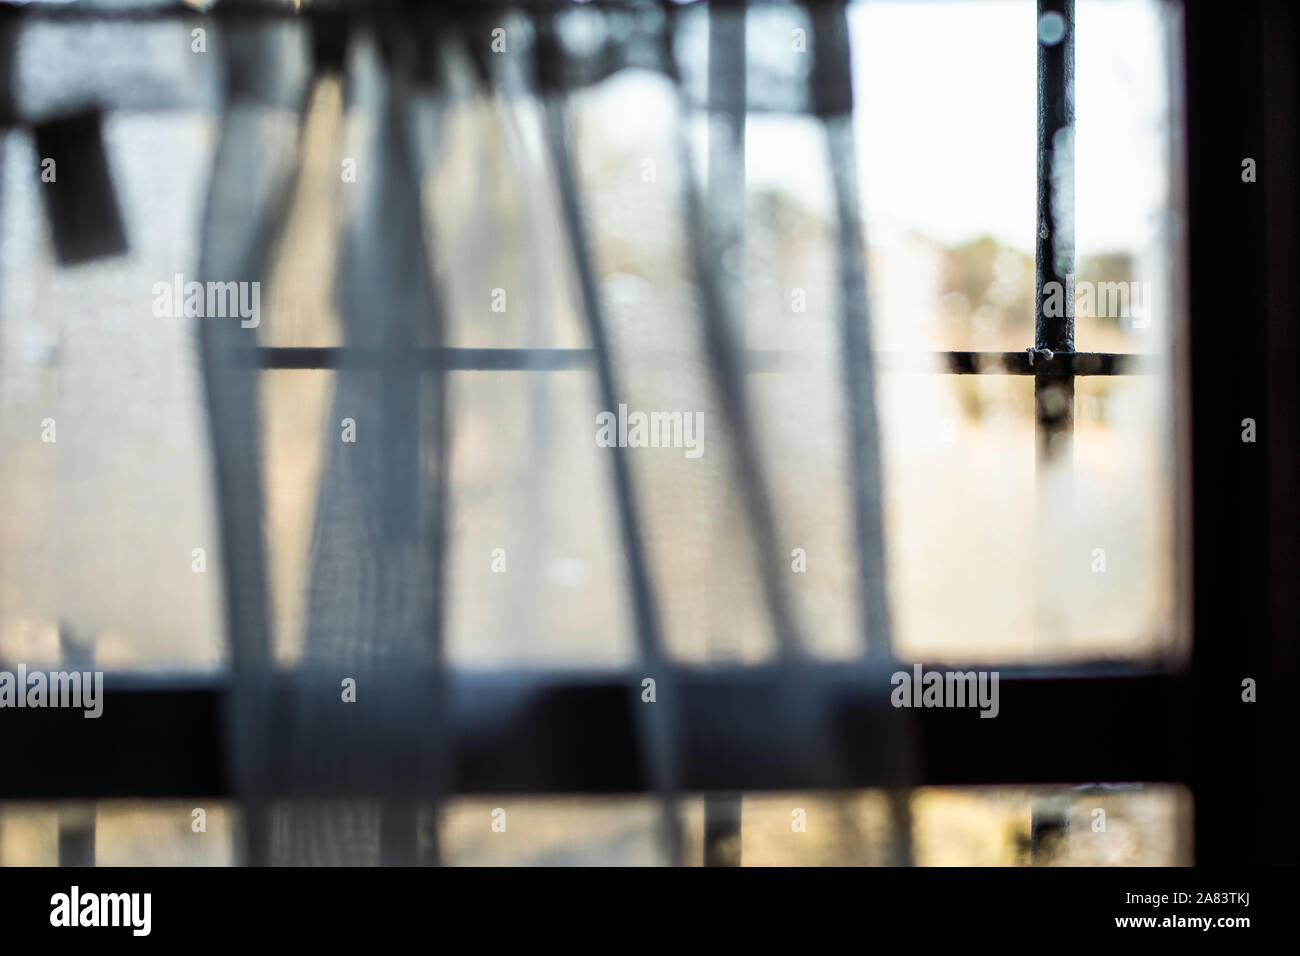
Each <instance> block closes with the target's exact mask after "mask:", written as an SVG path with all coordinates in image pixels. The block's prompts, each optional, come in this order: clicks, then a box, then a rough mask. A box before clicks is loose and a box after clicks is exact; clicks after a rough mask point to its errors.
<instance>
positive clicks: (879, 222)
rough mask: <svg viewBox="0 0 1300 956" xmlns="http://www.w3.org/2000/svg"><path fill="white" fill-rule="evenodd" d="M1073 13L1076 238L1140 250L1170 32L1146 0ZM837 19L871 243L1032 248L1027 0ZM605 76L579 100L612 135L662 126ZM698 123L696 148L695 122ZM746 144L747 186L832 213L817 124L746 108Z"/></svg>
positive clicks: (1151, 230)
mask: <svg viewBox="0 0 1300 956" xmlns="http://www.w3.org/2000/svg"><path fill="white" fill-rule="evenodd" d="M1076 15H1077V18H1078V21H1079V22H1078V25H1077V32H1076V40H1075V69H1076V77H1075V84H1076V88H1075V110H1076V182H1075V197H1076V222H1075V233H1076V248H1077V251H1078V253H1079V254H1080V255H1087V254H1089V253H1093V252H1100V251H1107V250H1116V249H1128V250H1132V251H1135V252H1140V251H1141V250H1143V249H1147V248H1150V247H1152V246H1153V245H1158V234H1157V226H1158V220H1157V216H1158V214H1159V213H1160V212H1161V210H1162V208H1163V207H1164V205H1165V203H1166V194H1167V191H1168V188H1169V187H1168V174H1169V162H1168V157H1169V155H1170V148H1169V145H1168V139H1167V137H1168V128H1167V127H1168V123H1167V117H1168V112H1169V107H1168V103H1169V97H1170V93H1169V80H1168V77H1169V76H1170V75H1172V73H1173V71H1172V70H1171V69H1170V65H1169V63H1168V60H1167V53H1166V37H1167V35H1168V33H1169V30H1168V28H1167V26H1166V25H1165V24H1164V21H1163V16H1164V15H1163V14H1162V11H1161V8H1160V5H1159V3H1158V0H1079V3H1078V4H1077V14H1076ZM849 28H850V34H851V42H852V45H853V46H852V49H853V65H854V98H855V104H856V107H855V115H854V128H855V132H856V139H857V144H858V166H859V181H860V188H861V192H862V196H863V208H864V213H865V214H866V217H867V228H868V238H869V240H870V241H871V242H873V243H888V242H890V241H892V240H894V239H895V238H897V237H899V236H901V235H903V234H905V233H907V232H909V231H916V232H920V233H922V234H924V235H926V236H929V237H931V238H934V239H937V240H940V241H942V242H945V243H957V242H963V241H966V240H969V239H972V238H975V237H977V236H980V235H984V234H991V235H993V236H995V237H997V238H998V239H999V240H1001V241H1002V242H1003V243H1006V244H1008V245H1012V246H1015V247H1018V248H1020V249H1021V250H1023V251H1025V252H1029V251H1031V250H1032V248H1033V231H1034V226H1035V216H1034V192H1035V166H1034V150H1035V132H1036V124H1037V92H1036V49H1037V12H1036V4H1035V3H1034V2H1033V0H991V2H975V0H948V2H944V0H927V2H917V0H903V2H899V0H867V2H857V3H853V4H851V5H850V7H849ZM610 86H617V87H618V89H619V92H618V94H617V95H610V96H608V97H607V98H602V99H603V102H602V103H600V104H599V105H597V104H593V105H595V106H596V109H597V111H598V112H599V114H600V120H601V125H602V127H603V128H604V129H605V130H606V132H607V133H608V134H609V135H610V136H611V137H612V138H613V139H614V140H615V141H635V140H637V139H638V138H639V137H642V136H645V135H649V134H648V133H647V131H648V130H650V129H652V128H653V129H661V130H662V129H668V128H670V127H671V122H672V120H671V111H672V108H673V107H672V102H671V99H670V98H667V97H665V96H663V88H662V81H661V80H657V79H656V80H652V79H650V78H649V77H648V75H647V74H625V75H624V76H623V77H619V78H617V79H615V80H614V81H613V83H611V84H610ZM629 87H637V88H638V89H637V91H638V92H640V93H642V94H646V95H642V96H641V97H640V98H639V101H638V103H637V108H636V109H628V108H627V104H628V102H629V101H630V99H631V98H632V94H633V90H632V89H630V88H629ZM611 92H612V91H611ZM696 133H697V145H698V146H699V147H700V154H701V155H702V154H703V153H704V150H703V146H704V139H703V126H702V125H700V126H699V127H698V129H697V130H696ZM747 141H748V145H747V165H748V169H747V176H748V179H749V182H750V185H751V187H759V188H762V187H771V188H776V189H781V190H784V191H786V192H788V193H791V194H793V195H795V196H796V197H798V198H799V199H800V200H801V201H802V202H804V203H805V204H807V205H809V206H811V207H813V208H815V209H817V210H819V211H820V212H822V213H823V214H824V215H826V216H829V215H830V213H831V206H830V201H829V199H830V195H829V190H830V185H829V182H828V171H827V168H826V164H825V155H824V149H825V147H824V142H823V137H822V133H821V130H820V127H819V126H818V125H817V124H816V123H815V122H813V121H811V120H808V119H806V118H792V117H788V116H773V115H764V114H752V115H751V116H750V118H749V123H748V127H747Z"/></svg>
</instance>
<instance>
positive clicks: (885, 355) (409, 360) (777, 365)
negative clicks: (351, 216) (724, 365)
mask: <svg viewBox="0 0 1300 956" xmlns="http://www.w3.org/2000/svg"><path fill="white" fill-rule="evenodd" d="M643 358H644V359H645V360H647V361H651V362H653V361H655V356H654V354H653V353H651V354H649V355H646V356H644V357H643ZM1155 358H1156V357H1155V356H1153V355H1143V354H1129V353H1123V352H1069V353H1060V354H1057V355H1053V356H1052V357H1050V358H1048V357H1047V356H1045V355H1041V354H1040V355H1036V356H1034V355H1031V354H1030V353H1029V352H1027V351H1024V352H915V353H909V352H881V353H878V354H876V355H875V356H874V361H875V362H876V365H877V368H878V369H879V370H880V371H882V372H940V373H948V374H953V375H979V374H1002V375H1033V374H1034V370H1035V368H1039V369H1044V370H1046V371H1048V372H1051V373H1056V374H1074V375H1133V374H1149V373H1151V372H1152V371H1153V370H1154V367H1155ZM662 359H663V361H664V362H665V363H671V362H676V361H680V356H679V355H676V354H673V353H664V354H663V355H662ZM240 360H241V361H246V362H248V363H250V364H252V365H254V366H255V367H258V368H264V369H337V368H341V367H343V366H344V365H346V366H347V367H350V368H356V367H360V368H391V367H394V366H407V367H410V366H416V367H424V368H440V369H444V370H448V371H547V372H554V371H569V370H574V369H590V368H593V367H594V366H593V362H594V358H593V353H592V351H591V349H528V348H519V349H502V348H490V349H485V348H441V349H433V348H429V349H416V350H413V351H411V352H405V353H402V354H400V355H393V354H392V353H390V352H385V351H383V350H382V349H358V348H349V347H337V348H330V347H315V348H311V347H308V348H292V347H282V346H267V347H264V348H257V349H249V351H248V353H247V354H246V355H245V356H243V357H242V358H241V359H240ZM745 360H746V367H747V368H748V370H749V371H751V372H798V371H801V370H806V371H817V370H819V369H820V368H821V367H822V365H823V364H824V362H825V357H824V356H819V355H817V354H815V353H811V352H801V351H793V350H787V349H748V350H747V351H746V352H745Z"/></svg>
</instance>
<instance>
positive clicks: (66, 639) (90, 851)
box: [58, 623, 96, 866]
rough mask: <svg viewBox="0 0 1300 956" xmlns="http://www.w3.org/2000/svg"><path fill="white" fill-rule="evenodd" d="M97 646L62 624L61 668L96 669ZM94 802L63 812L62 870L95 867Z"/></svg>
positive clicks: (60, 851)
mask: <svg viewBox="0 0 1300 956" xmlns="http://www.w3.org/2000/svg"><path fill="white" fill-rule="evenodd" d="M94 657H95V645H94V643H93V642H92V641H88V640H82V639H80V638H79V637H78V635H77V634H76V633H75V632H74V631H73V630H72V628H71V627H69V626H68V624H67V623H60V624H59V666H60V667H63V668H65V669H67V670H71V671H85V670H90V669H92V667H93V665H94ZM95 816H96V806H95V804H94V802H91V803H88V804H84V805H83V804H77V805H76V806H72V807H60V808H59V823H58V826H59V866H94V865H95Z"/></svg>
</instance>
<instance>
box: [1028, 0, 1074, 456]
mask: <svg viewBox="0 0 1300 956" xmlns="http://www.w3.org/2000/svg"><path fill="white" fill-rule="evenodd" d="M1062 31H1063V32H1062ZM1038 37H1039V39H1038V145H1037V153H1038V155H1037V164H1038V203H1037V213H1038V223H1037V226H1038V231H1037V242H1036V247H1035V250H1034V261H1035V287H1036V292H1037V295H1036V297H1035V302H1034V347H1035V349H1037V350H1039V351H1041V350H1043V349H1046V350H1049V351H1051V352H1053V353H1055V352H1073V351H1074V295H1073V293H1074V0H1038ZM1049 283H1054V284H1055V288H1056V289H1059V290H1061V291H1060V292H1059V293H1058V294H1057V295H1056V297H1055V299H1053V297H1052V296H1051V295H1050V294H1049V293H1048V292H1046V291H1045V288H1050V287H1049ZM1053 302H1055V303H1056V304H1059V305H1060V308H1059V310H1058V309H1055V308H1050V307H1049V308H1045V305H1050V304H1051V303H1053ZM1058 311H1059V314H1051V313H1053V312H1058ZM1034 407H1035V409H1036V411H1035V421H1036V423H1037V426H1038V427H1037V432H1038V444H1037V447H1038V452H1037V458H1036V461H1037V463H1038V465H1039V466H1040V468H1039V471H1040V473H1041V471H1042V467H1041V466H1043V465H1046V464H1057V465H1062V466H1068V465H1069V464H1070V450H1071V436H1072V432H1073V429H1074V375H1073V372H1071V371H1069V370H1067V371H1064V372H1061V373H1049V372H1048V371H1047V370H1046V369H1045V368H1042V367H1040V368H1038V369H1037V371H1036V372H1035V374H1034Z"/></svg>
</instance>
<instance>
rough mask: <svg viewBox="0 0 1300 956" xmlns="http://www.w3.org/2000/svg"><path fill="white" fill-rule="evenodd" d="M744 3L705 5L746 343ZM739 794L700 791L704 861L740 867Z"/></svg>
mask: <svg viewBox="0 0 1300 956" xmlns="http://www.w3.org/2000/svg"><path fill="white" fill-rule="evenodd" d="M745 22H746V16H745V6H744V4H740V5H737V6H735V7H729V6H722V5H716V4H715V5H711V6H710V8H709V129H708V136H709V171H708V185H707V190H706V195H705V199H706V201H707V203H708V222H707V226H708V230H709V249H710V257H711V258H712V260H713V261H714V263H716V264H717V265H718V266H719V267H720V269H721V270H722V273H723V275H724V276H726V277H727V278H728V279H730V280H731V281H730V282H724V283H723V294H724V295H728V296H729V298H730V299H731V305H732V313H731V314H732V315H735V316H737V317H738V320H739V324H738V326H737V329H736V336H737V338H738V339H739V340H740V342H741V344H742V345H743V343H744V341H745V323H744V314H745V313H744V296H745V281H744V277H745V195H746V186H745V119H746V116H745V113H746V104H745V99H746V97H745ZM711 650H716V651H720V652H721V654H720V655H719V654H716V653H715V654H714V656H715V657H716V656H723V657H733V658H734V657H736V656H737V655H736V653H735V650H736V649H735V647H722V648H716V649H714V648H711ZM742 806H743V804H742V797H741V795H740V794H738V793H708V794H705V795H704V865H705V866H740V847H741V838H740V821H741V812H742Z"/></svg>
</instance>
